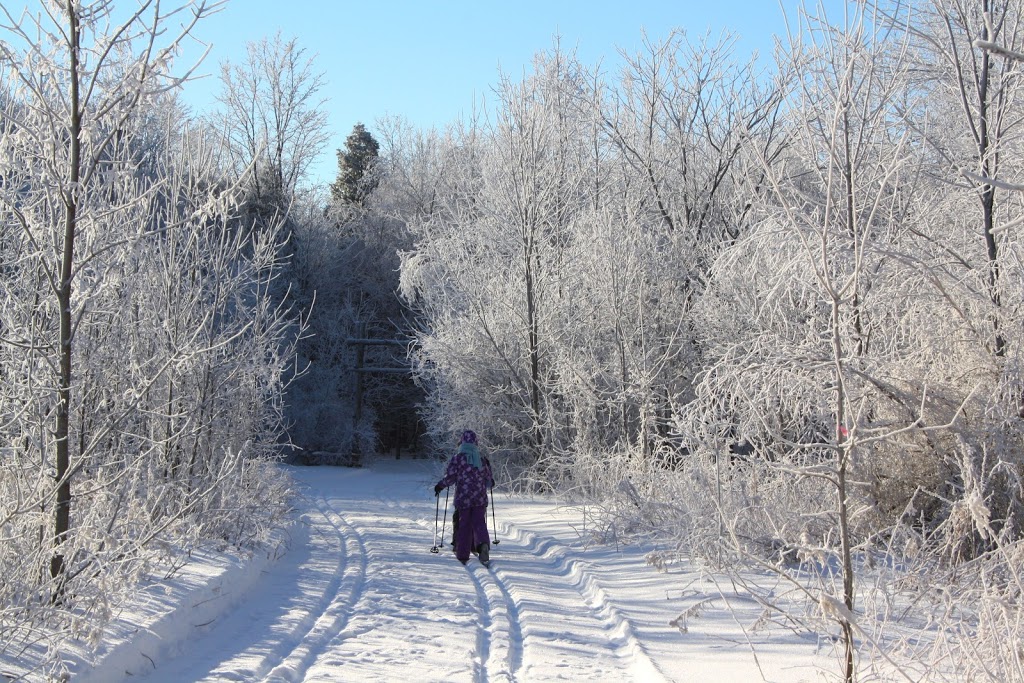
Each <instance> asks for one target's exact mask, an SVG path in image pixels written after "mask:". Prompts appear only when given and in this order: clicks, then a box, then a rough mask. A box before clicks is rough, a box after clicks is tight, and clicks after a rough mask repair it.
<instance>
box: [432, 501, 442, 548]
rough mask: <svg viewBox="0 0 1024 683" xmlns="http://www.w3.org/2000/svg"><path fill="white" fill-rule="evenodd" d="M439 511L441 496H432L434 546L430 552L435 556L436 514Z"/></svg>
mask: <svg viewBox="0 0 1024 683" xmlns="http://www.w3.org/2000/svg"><path fill="white" fill-rule="evenodd" d="M440 511H441V496H434V545H433V546H431V548H430V552H432V553H434V554H435V555H436V554H437V513H438V512H440Z"/></svg>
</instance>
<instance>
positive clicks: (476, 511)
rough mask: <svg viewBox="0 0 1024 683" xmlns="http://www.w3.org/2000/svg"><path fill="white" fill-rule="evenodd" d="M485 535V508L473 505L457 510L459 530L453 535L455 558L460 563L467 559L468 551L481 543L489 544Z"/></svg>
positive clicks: (489, 540)
mask: <svg viewBox="0 0 1024 683" xmlns="http://www.w3.org/2000/svg"><path fill="white" fill-rule="evenodd" d="M490 542H491V537H490V536H489V535H488V534H487V506H486V505H475V506H473V507H468V508H461V509H460V510H459V529H458V531H457V532H456V535H455V557H457V558H459V561H460V562H466V561H467V560H468V559H469V551H470V550H471V549H473V548H475V547H477V546H478V545H480V544H481V543H487V544H490Z"/></svg>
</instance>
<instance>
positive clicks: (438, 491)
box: [434, 484, 444, 496]
mask: <svg viewBox="0 0 1024 683" xmlns="http://www.w3.org/2000/svg"><path fill="white" fill-rule="evenodd" d="M442 490H444V487H443V486H441V485H440V484H435V485H434V495H435V496H439V495H441V491H442Z"/></svg>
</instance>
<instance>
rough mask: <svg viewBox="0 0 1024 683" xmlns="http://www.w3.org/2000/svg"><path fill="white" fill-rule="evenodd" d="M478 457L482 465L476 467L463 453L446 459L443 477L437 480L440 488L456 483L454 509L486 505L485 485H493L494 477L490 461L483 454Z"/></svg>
mask: <svg viewBox="0 0 1024 683" xmlns="http://www.w3.org/2000/svg"><path fill="white" fill-rule="evenodd" d="M480 459H481V461H482V462H483V465H482V466H481V467H480V468H476V467H473V466H472V465H470V464H469V460H467V459H466V454H465V453H456V454H455V455H453V456H452V459H451V460H449V461H448V468H447V469H446V470H445V472H444V477H442V478H441V481H439V482H437V483H438V485H439V486H441V487H442V488H447V487H449V486H451V485H452V484H455V485H456V486H455V507H456V509H461V508H469V507H476V506H478V505H483V506H486V505H487V487H488V486H493V485H494V477H493V475H492V474H491V463H490V462H488V461H487V458H484V457H483V456H481V458H480Z"/></svg>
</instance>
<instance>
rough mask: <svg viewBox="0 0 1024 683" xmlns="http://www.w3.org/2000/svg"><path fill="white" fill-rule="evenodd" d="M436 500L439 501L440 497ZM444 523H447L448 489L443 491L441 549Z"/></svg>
mask: <svg viewBox="0 0 1024 683" xmlns="http://www.w3.org/2000/svg"><path fill="white" fill-rule="evenodd" d="M437 499H438V501H440V500H441V496H438V497H437ZM446 521H448V489H445V490H444V516H443V517H441V544H440V547H441V548H443V547H444V523H445V522H446Z"/></svg>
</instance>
